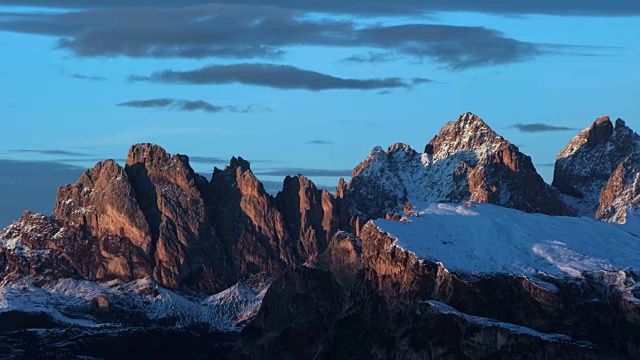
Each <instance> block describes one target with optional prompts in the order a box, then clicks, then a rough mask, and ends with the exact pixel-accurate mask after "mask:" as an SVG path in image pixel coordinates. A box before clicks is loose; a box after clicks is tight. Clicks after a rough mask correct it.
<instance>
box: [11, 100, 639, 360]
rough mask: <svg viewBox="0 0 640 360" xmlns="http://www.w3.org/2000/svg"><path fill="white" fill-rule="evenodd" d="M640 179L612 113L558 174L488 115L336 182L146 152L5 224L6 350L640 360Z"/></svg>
mask: <svg viewBox="0 0 640 360" xmlns="http://www.w3.org/2000/svg"><path fill="white" fill-rule="evenodd" d="M639 178H640V136H639V135H638V134H636V133H635V132H634V131H633V130H632V129H630V128H629V127H628V126H627V125H626V124H625V122H624V121H623V120H621V119H618V120H616V121H615V122H612V121H611V119H610V118H608V117H601V118H598V119H597V120H596V121H595V122H593V123H592V124H591V125H590V126H589V127H588V128H586V129H585V130H583V131H580V132H579V133H578V134H577V135H576V136H575V137H574V138H573V139H572V140H571V141H570V142H569V144H567V146H566V147H565V148H564V149H562V150H561V151H560V152H559V153H558V156H557V160H556V163H555V169H554V177H553V183H552V184H547V183H545V182H544V180H543V179H542V177H541V176H540V175H539V174H538V173H537V171H536V169H535V167H534V165H533V163H532V161H531V158H530V157H529V156H527V155H525V154H523V153H522V152H521V151H520V149H519V148H518V147H517V146H516V145H514V144H512V143H510V142H509V141H507V140H506V139H504V138H503V137H502V136H500V135H498V134H497V133H496V132H495V131H494V130H492V129H491V128H490V127H489V126H488V125H487V124H486V123H485V122H484V121H483V120H482V119H481V118H479V117H478V116H476V115H474V114H471V113H465V114H462V115H460V117H459V118H458V119H457V120H455V121H451V122H449V123H447V124H446V125H445V126H444V127H443V128H442V129H441V130H440V132H439V133H438V134H437V135H436V136H435V137H433V138H432V139H431V140H430V141H429V142H428V143H427V144H426V145H425V148H424V150H423V151H419V150H414V149H412V148H411V147H409V146H408V145H405V144H394V145H391V146H390V147H389V148H388V149H387V150H384V149H383V148H381V147H375V148H374V149H373V150H372V152H371V155H369V156H368V157H367V158H366V159H365V160H363V161H362V162H361V163H360V164H359V165H358V166H357V167H356V168H355V169H354V170H353V173H352V176H351V180H350V181H349V182H348V183H347V182H346V181H344V180H343V179H341V180H340V182H339V184H338V186H337V190H336V192H335V194H331V193H329V192H328V191H327V190H321V189H318V188H317V187H316V186H315V185H314V183H313V182H312V181H310V180H309V179H307V178H305V177H304V176H302V175H298V176H294V177H287V178H285V179H284V182H283V186H282V190H281V191H280V192H279V193H278V194H277V195H276V196H272V195H270V194H268V193H267V192H266V191H265V189H264V186H263V185H262V183H261V182H260V181H259V180H258V179H257V178H256V176H255V175H254V174H253V172H252V170H251V166H250V164H249V163H248V162H247V161H245V160H244V159H242V158H241V157H237V158H236V157H234V158H232V159H231V160H230V163H229V165H228V166H226V167H224V168H223V169H215V170H214V172H213V174H212V175H211V177H210V178H205V177H204V176H202V175H199V174H198V173H196V172H194V170H193V169H192V168H191V166H190V165H189V158H188V156H185V155H171V154H168V153H167V152H166V151H165V150H164V149H162V148H161V147H160V146H157V145H154V144H137V145H134V146H132V147H131V148H130V150H129V154H128V156H127V160H126V165H125V166H124V167H122V166H120V165H118V163H116V162H115V161H113V160H105V161H102V162H99V163H97V164H96V165H95V166H94V167H93V168H92V169H89V170H87V171H85V172H84V174H82V176H81V177H80V179H78V181H77V182H76V183H75V184H71V185H65V186H62V187H60V188H59V190H58V193H57V199H56V203H55V204H54V209H53V212H52V214H51V215H43V214H37V213H32V212H29V211H26V212H25V213H24V214H23V216H22V217H21V218H20V219H18V220H16V221H15V222H13V223H12V224H11V225H10V226H8V227H7V228H5V229H4V230H3V231H2V232H1V233H0V354H2V353H3V352H4V353H6V354H7V357H8V358H11V357H38V355H39V354H42V351H45V352H47V353H49V354H52V355H51V356H50V357H53V358H55V357H56V356H58V357H59V358H67V357H69V356H89V357H95V358H103V357H107V358H110V357H115V356H122V355H123V354H127V353H130V352H131V351H134V350H135V351H140V352H141V353H142V354H145V355H150V354H158V355H162V354H167V353H168V352H172V351H173V352H180V354H182V355H190V356H191V357H201V358H222V357H225V358H232V359H253V358H278V359H294V358H315V359H321V358H327V359H329V358H330V359H335V358H337V359H340V358H345V359H346V358H374V359H377V358H380V359H382V358H384V359H387V358H395V359H406V358H420V359H461V358H468V359H472V358H494V359H502V358H504V359H548V358H567V359H569V358H572V359H573V358H582V359H603V358H604V359H609V358H611V359H615V358H640V288H639V287H637V286H636V282H637V281H638V279H640V277H639V275H638V274H640V272H639V270H640V261H638V260H640V258H639V257H638V254H640V238H639V236H640V210H639V205H640V185H639V183H640V182H639V181H638V179H639ZM70 339H73V340H70ZM171 339H175V340H171ZM178 339H180V340H178ZM3 344H4V345H3ZM34 344H38V345H37V346H36V345H34Z"/></svg>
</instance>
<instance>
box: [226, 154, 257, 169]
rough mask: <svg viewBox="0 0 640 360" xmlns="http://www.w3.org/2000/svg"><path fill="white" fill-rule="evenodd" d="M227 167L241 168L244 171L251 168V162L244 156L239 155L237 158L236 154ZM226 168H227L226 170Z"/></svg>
mask: <svg viewBox="0 0 640 360" xmlns="http://www.w3.org/2000/svg"><path fill="white" fill-rule="evenodd" d="M226 168H231V169H236V168H240V169H241V170H242V171H246V170H251V164H249V162H248V161H247V160H245V159H243V158H242V157H240V156H238V157H237V158H236V157H235V156H234V157H232V158H231V162H230V163H229V166H228V167H226ZM226 168H225V170H226Z"/></svg>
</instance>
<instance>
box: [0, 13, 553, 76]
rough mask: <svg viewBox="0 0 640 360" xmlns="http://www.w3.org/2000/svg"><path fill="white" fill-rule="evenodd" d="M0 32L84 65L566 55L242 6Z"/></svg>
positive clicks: (465, 33)
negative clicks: (313, 55) (313, 53)
mask: <svg viewBox="0 0 640 360" xmlns="http://www.w3.org/2000/svg"><path fill="white" fill-rule="evenodd" d="M394 6H396V7H398V4H394ZM0 30H6V31H14V32H22V33H30V34H42V35H50V36H56V37H59V38H60V39H59V41H58V45H57V46H58V48H60V49H65V50H68V51H71V52H72V53H73V54H74V55H76V56H79V57H96V56H102V57H118V56H127V57H134V58H138V57H140V58H195V59H200V58H212V57H217V58H232V59H252V58H253V59H254V58H260V59H277V58H281V57H282V56H283V55H284V54H285V50H284V49H286V48H288V47H294V46H329V47H341V48H349V49H358V48H367V49H372V48H373V49H375V51H373V52H370V53H369V54H367V55H356V56H352V57H350V58H347V60H348V61H352V62H353V61H355V62H369V63H371V62H373V63H375V62H388V61H394V60H396V59H400V58H403V57H411V58H412V59H413V60H417V61H422V60H430V61H434V62H436V63H438V64H441V65H443V66H444V67H446V68H450V69H454V70H463V69H468V68H473V67H483V66H492V65H500V64H509V63H516V62H521V61H526V60H529V59H532V58H535V57H538V56H543V55H548V54H554V53H561V52H562V49H561V48H557V47H556V48H548V49H546V45H538V44H533V43H529V42H523V41H519V40H516V39H512V38H509V37H507V36H505V35H504V34H503V33H501V32H499V31H496V30H492V29H489V28H485V27H471V26H452V25H438V24H425V23H411V22H409V23H405V24H402V25H392V26H389V25H384V24H376V25H371V24H367V23H362V22H359V21H358V20H345V19H340V18H322V17H318V16H313V17H311V16H308V14H306V13H304V12H300V11H297V10H288V9H282V8H277V7H269V6H259V5H235V4H208V5H203V6H192V7H176V8H160V7H125V8H105V9H91V10H85V11H77V10H74V11H71V10H70V11H68V12H62V13H43V12H32V13H5V14H0Z"/></svg>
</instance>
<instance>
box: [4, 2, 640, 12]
mask: <svg viewBox="0 0 640 360" xmlns="http://www.w3.org/2000/svg"><path fill="white" fill-rule="evenodd" d="M209 2H211V0H127V1H113V0H92V1H86V0H56V1H51V0H0V5H15V6H43V7H58V8H70V9H79V8H107V7H123V6H130V7H138V6H157V7H177V6H192V5H203V4H207V3H209ZM216 2H218V3H228V4H238V3H242V4H249V5H251V4H253V5H264V6H273V7H281V8H290V9H297V10H304V11H314V12H328V13H340V14H356V15H385V16H390V15H407V14H409V15H410V14H424V13H430V12H440V11H463V12H479V13H490V14H501V15H528V14H544V15H570V16H636V15H640V4H639V3H638V2H637V1H629V0H616V1H601V0H562V1H557V0H537V1H512V0H492V1H477V0H456V1H450V0H431V1H424V0H404V1H402V2H398V1H390V0H353V1H341V0H325V1H317V0H298V1H291V0H241V1H238V0H217V1H216Z"/></svg>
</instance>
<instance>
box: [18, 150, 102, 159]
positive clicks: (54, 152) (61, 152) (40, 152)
mask: <svg viewBox="0 0 640 360" xmlns="http://www.w3.org/2000/svg"><path fill="white" fill-rule="evenodd" d="M7 151H8V152H10V153H17V154H38V155H52V156H79V157H86V156H92V155H91V154H86V153H81V152H75V151H69V150H60V149H49V150H41V149H16V150H7Z"/></svg>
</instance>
